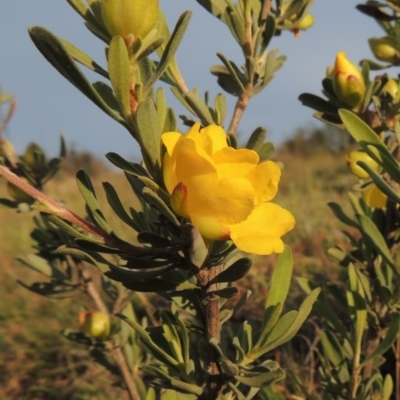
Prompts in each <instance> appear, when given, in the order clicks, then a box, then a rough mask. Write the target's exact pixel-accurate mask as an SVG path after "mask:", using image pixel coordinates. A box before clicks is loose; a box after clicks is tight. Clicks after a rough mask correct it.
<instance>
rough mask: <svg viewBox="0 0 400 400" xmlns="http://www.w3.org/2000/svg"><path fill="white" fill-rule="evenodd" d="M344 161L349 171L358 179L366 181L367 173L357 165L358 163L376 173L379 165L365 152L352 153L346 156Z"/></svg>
mask: <svg viewBox="0 0 400 400" xmlns="http://www.w3.org/2000/svg"><path fill="white" fill-rule="evenodd" d="M346 161H347V165H348V166H349V168H350V171H351V172H352V173H353V174H354V175H355V176H357V177H358V178H360V179H367V178H369V175H368V172H367V171H365V170H364V169H363V168H361V167H360V166H359V165H357V162H358V161H362V162H364V163H365V164H367V165H368V166H369V167H370V168H371V169H373V170H374V171H377V170H378V168H379V164H378V163H377V162H376V161H375V160H374V159H373V158H371V157H370V156H369V155H368V154H367V153H366V152H365V151H352V152H351V153H349V154H347V156H346Z"/></svg>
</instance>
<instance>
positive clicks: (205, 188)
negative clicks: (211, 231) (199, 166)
mask: <svg viewBox="0 0 400 400" xmlns="http://www.w3.org/2000/svg"><path fill="white" fill-rule="evenodd" d="M186 186H187V195H188V197H187V201H188V208H187V209H188V213H189V215H190V216H191V218H192V217H194V216H196V217H198V216H202V217H210V218H215V219H217V220H218V221H219V222H220V223H221V224H237V223H239V222H242V221H244V220H245V219H246V218H247V217H248V216H249V215H250V213H251V212H252V210H253V208H254V190H253V187H252V186H251V183H250V182H249V181H248V180H247V179H240V178H239V179H218V178H217V174H216V173H214V174H207V175H201V176H193V177H192V178H191V179H190V180H188V183H187V185H186Z"/></svg>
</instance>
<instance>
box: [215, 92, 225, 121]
mask: <svg viewBox="0 0 400 400" xmlns="http://www.w3.org/2000/svg"><path fill="white" fill-rule="evenodd" d="M214 107H215V112H216V114H217V115H216V119H217V121H216V122H217V124H218V125H220V126H223V125H224V121H225V118H226V108H227V105H226V97H225V95H223V94H222V93H220V94H218V95H217V96H215V100H214Z"/></svg>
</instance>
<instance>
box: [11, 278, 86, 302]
mask: <svg viewBox="0 0 400 400" xmlns="http://www.w3.org/2000/svg"><path fill="white" fill-rule="evenodd" d="M17 283H19V284H20V285H21V286H23V287H24V288H25V289H28V290H30V291H31V292H33V293H36V294H40V295H41V296H46V297H51V298H56V299H64V298H70V297H72V296H73V295H77V294H78V293H77V291H76V290H77V288H76V286H71V285H70V284H67V285H66V284H64V283H59V282H35V283H32V285H27V284H25V283H24V282H22V281H20V280H17Z"/></svg>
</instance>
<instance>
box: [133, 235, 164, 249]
mask: <svg viewBox="0 0 400 400" xmlns="http://www.w3.org/2000/svg"><path fill="white" fill-rule="evenodd" d="M136 239H137V241H138V242H139V243H141V244H144V243H145V244H150V245H151V246H152V247H159V248H162V247H169V246H171V243H170V241H169V240H168V239H167V238H166V237H164V236H160V235H157V234H156V233H153V232H146V231H144V232H143V231H142V232H139V233H138V235H137V238H136Z"/></svg>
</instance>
